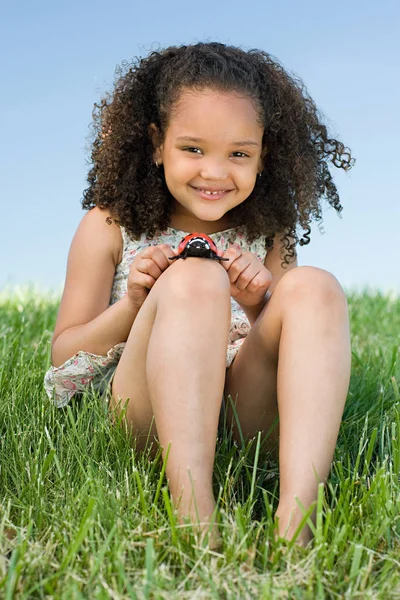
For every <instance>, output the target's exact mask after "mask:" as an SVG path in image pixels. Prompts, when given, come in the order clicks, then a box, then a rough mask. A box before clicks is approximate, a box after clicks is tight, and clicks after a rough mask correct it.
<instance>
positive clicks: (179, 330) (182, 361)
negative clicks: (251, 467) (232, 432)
mask: <svg viewBox="0 0 400 600" xmlns="http://www.w3.org/2000/svg"><path fill="white" fill-rule="evenodd" d="M186 262H187V264H181V265H180V272H181V273H182V277H180V278H179V280H178V281H177V278H176V279H175V285H174V290H173V293H172V294H169V297H168V296H167V297H166V298H165V299H164V300H163V301H162V302H161V301H160V300H159V303H158V308H157V315H156V319H155V322H154V325H153V330H152V335H151V338H150V342H149V346H148V352H147V363H146V373H147V381H148V389H149V396H150V401H151V405H152V408H153V413H154V416H155V421H156V426H157V431H158V438H159V441H160V444H161V446H162V447H163V448H164V453H165V451H166V450H167V447H168V444H169V443H170V442H171V449H170V453H169V457H168V464H167V476H168V478H169V485H170V490H171V494H172V498H173V500H174V503H175V504H176V505H178V514H179V515H181V516H186V515H190V516H191V517H194V518H196V509H197V511H198V517H199V518H200V520H204V519H207V518H208V517H210V516H211V514H212V512H213V510H214V508H215V501H214V496H213V492H212V473H213V466H214V457H215V444H216V436H217V427H218V417H219V412H220V408H221V402H222V395H223V389H224V383H225V372H226V369H225V361H226V347H227V341H228V331H229V323H230V299H229V298H230V293H229V292H230V289H229V279H228V277H227V275H226V273H225V271H223V269H222V268H221V266H220V265H218V264H215V263H210V261H207V260H206V259H204V260H199V259H190V258H189V259H187V261H186ZM190 262H192V264H190ZM178 269H179V267H178V268H177V270H178ZM189 471H190V473H189ZM192 487H193V489H192ZM193 494H194V495H195V499H194V498H193ZM196 504H197V507H196Z"/></svg>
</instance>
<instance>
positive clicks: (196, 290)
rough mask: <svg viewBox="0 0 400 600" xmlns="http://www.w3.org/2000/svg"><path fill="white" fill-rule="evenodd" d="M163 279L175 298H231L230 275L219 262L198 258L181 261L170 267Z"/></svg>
mask: <svg viewBox="0 0 400 600" xmlns="http://www.w3.org/2000/svg"><path fill="white" fill-rule="evenodd" d="M160 279H161V278H160ZM163 279H164V281H163V283H164V286H165V288H166V290H168V293H170V294H171V295H173V296H174V297H175V298H183V299H187V298H188V297H190V298H201V299H207V298H215V297H218V298H221V297H225V296H226V297H227V298H229V297H230V281H229V276H228V273H227V272H226V271H225V269H224V268H223V266H222V265H220V264H219V263H218V262H217V261H212V260H208V259H200V260H199V259H197V258H188V259H186V260H179V261H176V262H175V263H174V264H173V265H171V266H170V267H168V269H167V270H166V271H165V273H164V277H163Z"/></svg>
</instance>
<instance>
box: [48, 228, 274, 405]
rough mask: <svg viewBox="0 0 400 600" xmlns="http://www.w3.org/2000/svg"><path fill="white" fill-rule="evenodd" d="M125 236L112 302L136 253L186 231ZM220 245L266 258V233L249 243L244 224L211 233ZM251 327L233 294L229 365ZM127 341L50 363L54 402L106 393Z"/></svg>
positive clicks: (176, 240) (174, 241)
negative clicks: (104, 350) (102, 351)
mask: <svg viewBox="0 0 400 600" xmlns="http://www.w3.org/2000/svg"><path fill="white" fill-rule="evenodd" d="M121 233H122V239H123V254H122V260H121V262H120V263H119V265H118V266H117V267H116V271H115V276H114V281H113V286H112V291H111V298H110V306H111V305H112V304H114V303H115V302H117V300H120V299H121V298H122V297H123V296H124V295H125V294H126V291H127V280H128V274H129V269H130V266H131V264H132V262H133V260H134V258H135V256H136V255H137V253H138V252H141V251H142V250H144V248H146V247H147V246H158V245H159V244H168V245H169V246H170V247H171V248H174V249H175V248H178V246H179V244H180V242H181V241H182V239H183V238H184V237H185V236H186V235H187V232H184V231H181V230H180V229H174V228H173V227H169V228H167V229H166V230H165V231H164V232H163V233H162V234H161V235H159V236H155V237H154V238H152V239H150V238H148V237H147V235H146V234H145V233H143V234H142V235H141V237H140V239H139V240H132V239H131V238H130V237H129V236H128V235H127V233H126V231H125V229H124V228H123V227H121ZM209 237H210V238H211V239H212V240H213V242H214V243H215V244H216V246H217V247H218V248H219V249H223V250H226V249H227V248H228V247H229V246H232V245H233V246H235V245H236V246H237V247H240V248H241V250H242V251H250V252H252V253H253V254H255V255H256V256H257V257H258V259H259V260H260V261H262V262H264V259H265V256H266V253H267V251H266V249H265V236H262V237H259V238H257V239H256V240H254V241H253V242H252V243H251V244H248V243H247V241H246V237H245V235H244V231H243V229H242V228H241V227H232V228H230V229H225V230H224V231H219V232H217V233H211V234H209ZM249 331H250V323H249V320H248V318H247V317H246V314H245V313H244V311H243V310H242V309H241V308H240V306H239V304H238V303H237V302H236V301H235V300H234V299H233V298H231V325H230V329H229V335H228V345H227V354H226V368H228V367H230V365H231V364H232V362H233V360H234V358H235V356H236V354H237V352H238V350H239V348H240V346H241V345H242V343H243V342H244V339H245V337H246V335H247V334H248V332H249ZM124 347H125V342H120V343H119V344H116V345H115V346H113V347H112V348H110V349H109V351H108V352H107V354H106V355H99V354H92V353H91V352H84V351H82V350H81V351H79V352H77V353H76V354H75V355H74V356H72V357H71V358H69V359H68V360H67V361H66V362H65V363H63V364H62V365H60V366H59V367H53V366H51V367H50V368H49V369H48V371H47V372H46V374H45V377H44V387H45V390H46V392H47V395H48V396H49V398H50V400H52V401H53V402H54V404H55V406H57V407H59V408H61V407H63V406H65V405H66V404H68V403H69V402H70V400H71V398H72V397H73V396H74V395H75V394H77V393H82V392H84V391H85V390H87V389H89V388H90V387H91V386H93V389H94V390H95V391H97V392H99V393H105V392H107V391H108V390H109V388H110V382H111V380H112V377H113V375H114V373H115V370H116V368H117V365H118V362H119V359H120V357H121V354H122V352H123V350H124Z"/></svg>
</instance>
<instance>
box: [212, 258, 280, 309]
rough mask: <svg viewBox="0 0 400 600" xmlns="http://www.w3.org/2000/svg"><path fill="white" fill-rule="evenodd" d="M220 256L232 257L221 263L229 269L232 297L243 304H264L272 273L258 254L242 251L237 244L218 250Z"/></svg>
mask: <svg viewBox="0 0 400 600" xmlns="http://www.w3.org/2000/svg"><path fill="white" fill-rule="evenodd" d="M218 256H221V257H223V258H229V259H230V260H229V261H221V263H220V264H221V265H222V266H223V267H224V269H226V270H227V271H228V275H229V280H230V282H231V296H232V298H233V299H234V300H236V302H238V304H240V305H242V306H258V305H259V304H262V301H263V299H264V296H265V294H266V292H267V290H268V288H269V285H270V283H271V281H272V275H271V272H270V271H268V269H267V268H266V267H264V265H263V263H262V262H261V261H260V260H259V259H258V258H257V256H255V255H254V254H252V253H251V252H242V251H241V250H240V249H239V248H237V247H236V246H230V247H229V248H228V249H227V250H226V251H225V252H224V251H223V250H218Z"/></svg>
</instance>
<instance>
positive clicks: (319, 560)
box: [0, 290, 400, 599]
mask: <svg viewBox="0 0 400 600" xmlns="http://www.w3.org/2000/svg"><path fill="white" fill-rule="evenodd" d="M348 301H349V310H350V316H351V328H352V349H353V363H352V377H351V385H350V391H349V396H348V400H347V405H346V410H345V414H344V417H343V422H342V426H341V429H340V434H339V440H338V445H337V449H336V452H335V457H334V462H333V464H332V470H331V474H330V477H329V480H328V484H327V486H326V488H325V491H324V492H323V493H321V494H320V498H319V505H318V513H317V523H316V527H315V538H314V542H313V544H312V546H311V547H309V548H307V549H305V550H302V549H298V548H297V547H295V546H290V544H287V545H286V546H282V544H280V543H279V542H274V541H273V535H272V533H273V520H272V517H273V513H274V510H275V508H276V505H277V490H278V477H279V475H278V469H277V465H276V464H275V463H273V462H272V461H271V460H270V459H269V457H268V456H265V455H263V453H262V452H261V453H260V452H259V440H258V439H257V438H255V439H254V440H253V441H251V442H250V443H249V444H247V446H246V447H244V448H239V447H237V446H235V445H234V444H232V443H231V440H230V439H229V438H227V437H224V438H223V439H219V440H218V444H217V457H216V466H215V478H214V481H215V494H216V497H217V498H218V503H219V507H220V530H221V533H222V536H223V548H222V550H221V551H219V552H212V551H209V550H207V548H206V547H202V546H201V545H200V544H199V543H198V540H197V539H196V538H195V537H194V536H192V537H191V539H189V541H188V536H187V533H186V532H185V531H183V530H182V529H180V528H179V527H177V525H176V521H175V519H174V515H173V513H172V511H171V506H170V501H169V496H168V493H167V488H166V480H165V475H164V469H163V464H162V460H161V458H160V457H159V458H158V459H156V460H155V461H153V462H152V461H150V460H149V459H148V458H146V456H144V457H143V456H139V455H136V454H135V452H134V449H132V448H131V447H130V445H129V443H128V441H127V437H126V434H125V433H124V431H123V429H122V428H120V427H119V426H118V424H113V423H112V422H111V420H110V419H109V418H108V415H107V409H106V407H105V406H104V404H103V402H102V401H101V399H100V398H98V397H96V396H95V395H94V394H88V395H87V396H86V397H84V398H83V399H82V400H81V401H76V402H73V403H72V404H71V406H70V407H68V408H65V409H61V410H60V409H55V408H54V407H53V406H52V405H51V404H50V402H49V401H48V399H47V396H46V395H45V393H44V391H43V387H42V386H43V375H44V372H45V371H46V370H47V368H48V365H49V354H50V337H51V333H52V329H53V327H54V323H55V317H56V312H57V307H58V302H59V297H58V296H56V295H55V294H46V295H45V294H43V293H39V292H37V291H34V290H25V291H21V290H13V291H11V292H10V291H8V292H7V293H5V292H3V293H2V294H0V344H1V349H0V378H1V386H0V394H1V401H0V428H1V439H0V449H1V453H0V511H1V512H0V597H1V598H3V597H4V598H7V599H11V598H13V597H17V598H68V599H71V598H191V599H192V598H310V599H311V598H312V599H314V598H324V597H329V598H345V597H346V598H350V597H352V598H400V483H399V474H400V395H399V385H400V366H399V345H400V298H395V297H393V296H386V297H385V296H382V295H379V294H371V293H369V294H367V293H364V294H355V293H350V292H349V293H348ZM321 492H322V489H321Z"/></svg>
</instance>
